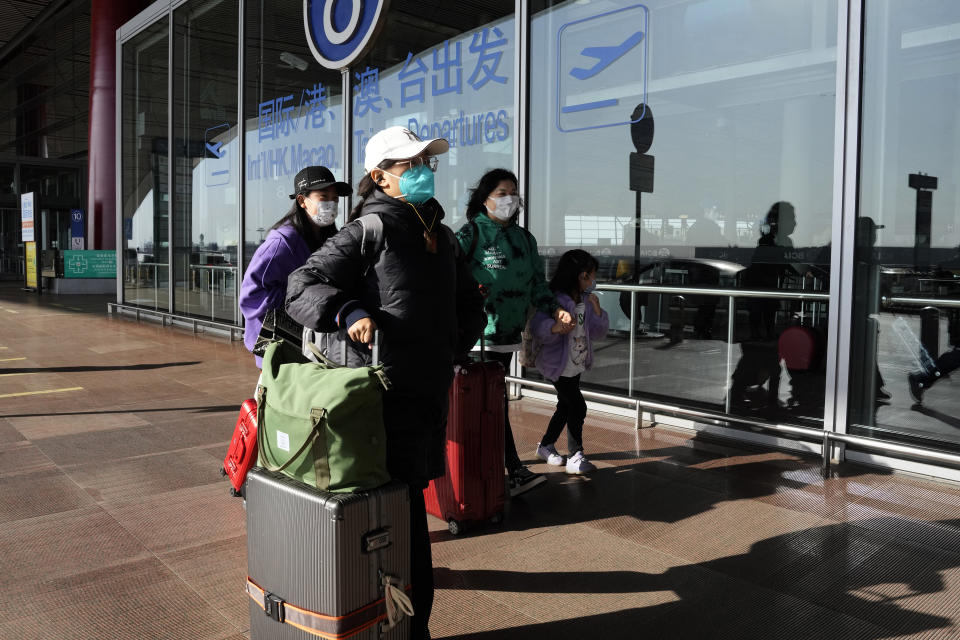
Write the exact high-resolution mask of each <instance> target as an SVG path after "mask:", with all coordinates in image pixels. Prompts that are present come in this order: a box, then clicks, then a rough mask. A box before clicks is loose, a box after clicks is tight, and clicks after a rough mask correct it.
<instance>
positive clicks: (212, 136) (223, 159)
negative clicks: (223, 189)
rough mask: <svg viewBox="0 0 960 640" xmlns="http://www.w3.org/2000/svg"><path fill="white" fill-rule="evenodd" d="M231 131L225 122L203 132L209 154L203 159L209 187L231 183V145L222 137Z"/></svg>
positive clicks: (204, 143)
mask: <svg viewBox="0 0 960 640" xmlns="http://www.w3.org/2000/svg"><path fill="white" fill-rule="evenodd" d="M229 131H230V125H229V124H228V123H223V124H218V125H216V126H213V127H210V128H209V129H207V130H206V131H204V133H203V146H204V147H205V150H206V153H207V154H208V155H207V157H206V158H205V159H204V161H203V164H204V165H205V171H204V173H205V174H206V186H208V187H219V186H223V185H227V184H230V166H231V165H230V146H229V145H228V144H227V143H226V142H225V141H224V140H223V139H222V138H223V136H225V135H226V134H227V133H228V132H229ZM218 138H220V139H218Z"/></svg>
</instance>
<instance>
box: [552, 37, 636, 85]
mask: <svg viewBox="0 0 960 640" xmlns="http://www.w3.org/2000/svg"><path fill="white" fill-rule="evenodd" d="M642 41H643V31H637V32H636V33H635V34H633V35H632V36H630V37H629V38H627V39H626V40H624V41H623V43H622V44H619V45H617V46H615V47H587V48H586V49H584V50H583V51H581V52H580V55H583V56H587V57H588V58H596V59H597V61H598V62H597V64H595V65H593V66H592V67H590V68H589V69H582V68H580V67H577V68H575V69H571V70H570V75H572V76H573V77H574V78H576V79H577V80H586V79H587V78H592V77H593V76H595V75H597V74H598V73H600V72H601V71H603V70H604V69H606V68H607V67H609V66H610V65H611V64H613V63H614V62H616V61H617V60H618V59H620V58H622V57H623V55H624V54H625V53H626V52H627V51H630V49H633V48H634V47H635V46H637V45H638V44H640V43H641V42H642Z"/></svg>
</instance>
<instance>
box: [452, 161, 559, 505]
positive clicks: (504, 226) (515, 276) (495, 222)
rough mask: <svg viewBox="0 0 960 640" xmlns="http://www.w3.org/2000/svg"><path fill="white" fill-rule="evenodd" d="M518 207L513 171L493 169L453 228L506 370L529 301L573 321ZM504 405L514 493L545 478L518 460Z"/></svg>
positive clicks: (490, 344) (494, 355)
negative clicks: (519, 221) (463, 218)
mask: <svg viewBox="0 0 960 640" xmlns="http://www.w3.org/2000/svg"><path fill="white" fill-rule="evenodd" d="M520 207H521V200H520V197H519V195H518V194H517V176H515V175H514V174H513V172H512V171H508V170H507V169H493V170H491V171H488V172H487V173H485V174H484V175H483V177H481V178H480V180H479V181H478V182H477V184H476V186H475V187H474V188H473V189H471V190H470V199H469V201H468V202H467V209H466V215H467V223H466V224H464V225H463V226H462V227H461V228H460V230H459V231H457V239H458V240H459V241H460V246H461V247H462V248H463V251H464V253H465V254H466V259H467V262H468V264H469V265H470V269H471V274H472V275H473V277H474V278H475V279H476V281H477V282H478V283H479V284H480V287H481V288H482V290H483V291H484V292H485V296H486V297H485V300H484V310H485V311H486V314H487V326H486V328H485V329H484V332H483V333H484V338H483V339H484V341H485V342H486V351H487V353H488V356H489V357H490V358H491V359H493V360H496V361H497V362H499V363H500V364H502V365H503V368H504V371H505V372H508V371H509V370H510V362H511V361H512V360H513V354H514V353H516V352H517V351H519V350H520V334H521V332H522V331H523V330H524V328H525V327H526V323H527V317H528V315H529V310H530V308H531V307H533V308H534V309H535V310H537V311H542V312H544V313H545V314H547V315H548V316H550V317H552V318H553V319H554V320H557V321H558V322H560V323H562V324H563V325H565V326H569V327H571V328H572V326H573V317H572V316H571V315H570V312H569V311H567V310H566V309H564V308H563V307H562V306H560V303H559V302H558V301H557V297H556V296H555V295H554V293H553V292H552V291H551V290H550V287H549V286H547V279H546V277H545V275H544V271H543V261H542V260H541V258H540V252H539V250H538V249H537V241H536V239H535V238H534V237H533V235H532V234H531V233H530V232H529V231H527V230H526V229H524V228H523V227H521V226H520V225H519V224H517V218H518V216H519V213H520ZM508 405H509V403H508V401H507V398H504V412H505V414H504V437H505V440H504V463H505V465H506V468H507V473H508V474H509V483H510V495H511V496H518V495H520V494H521V493H524V492H526V491H529V490H530V489H533V488H535V487H538V486H540V485H542V484H543V483H544V481H545V480H546V478H544V476H543V475H541V474H537V473H533V472H532V471H530V470H529V469H527V467H526V466H524V464H523V463H522V462H521V460H520V456H519V454H518V453H517V445H516V442H515V441H514V438H513V430H512V429H511V428H510V415H509V414H510V410H509V406H508Z"/></svg>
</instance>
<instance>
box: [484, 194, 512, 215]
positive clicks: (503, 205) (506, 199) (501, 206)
mask: <svg viewBox="0 0 960 640" xmlns="http://www.w3.org/2000/svg"><path fill="white" fill-rule="evenodd" d="M490 200H493V202H494V203H495V204H496V205H497V208H496V209H493V210H491V209H490V207H487V211H490V215H492V216H493V217H494V218H497V219H498V220H509V219H510V218H511V217H513V214H515V213H516V212H517V209H518V208H520V196H502V197H500V198H490ZM484 206H486V205H484Z"/></svg>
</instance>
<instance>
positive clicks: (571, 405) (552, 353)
mask: <svg viewBox="0 0 960 640" xmlns="http://www.w3.org/2000/svg"><path fill="white" fill-rule="evenodd" d="M598 266H599V265H598V263H597V260H596V258H594V257H593V256H591V255H590V254H589V253H587V252H586V251H583V250H582V249H573V250H571V251H567V252H566V253H564V254H563V256H561V257H560V263H559V264H558V265H557V271H556V273H555V274H554V275H553V279H551V280H550V289H552V290H553V292H554V293H555V294H556V296H557V301H558V302H559V303H560V306H562V307H563V308H564V309H566V310H567V311H569V312H570V314H571V315H572V316H573V318H574V322H573V325H572V326H571V325H565V324H563V323H561V322H558V321H556V320H554V319H553V318H552V317H550V316H548V315H547V314H545V313H543V312H538V313H537V315H535V316H534V318H533V323H532V326H531V328H532V330H533V334H534V336H535V338H536V339H537V340H538V341H539V342H540V344H541V347H540V353H539V354H538V355H537V362H536V364H537V369H539V370H540V373H542V374H543V376H544V377H545V378H546V379H547V380H550V381H551V382H553V386H554V387H555V388H556V390H557V410H556V411H555V412H554V413H553V417H552V418H550V423H549V424H548V425H547V432H546V433H545V434H543V437H542V438H540V442H539V443H537V456H538V457H539V458H541V459H542V460H545V461H546V462H547V464H552V465H555V466H563V465H564V464H565V465H566V468H567V473H572V474H583V473H589V472H591V471H594V470H596V467H595V466H594V465H593V463H591V462H590V461H589V460H587V458H586V457H584V455H583V421H584V419H585V418H586V417H587V403H586V402H585V401H584V399H583V394H582V393H580V374H581V373H583V372H584V371H587V370H589V369H590V368H591V367H592V366H593V341H594V340H597V339H600V338H602V337H604V336H605V335H606V334H607V329H609V327H610V317H609V316H608V315H607V312H606V311H604V310H603V309H601V308H600V301H599V300H598V299H597V296H596V295H595V294H594V293H593V290H594V289H596V287H597V267H598ZM564 425H566V427H567V434H568V436H569V437H568V439H567V445H568V448H569V449H570V456H569V457H568V458H566V459H564V457H563V456H561V455H560V454H559V453H557V449H556V446H554V445H555V443H556V442H557V438H559V437H560V432H561V431H563V427H564Z"/></svg>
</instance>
